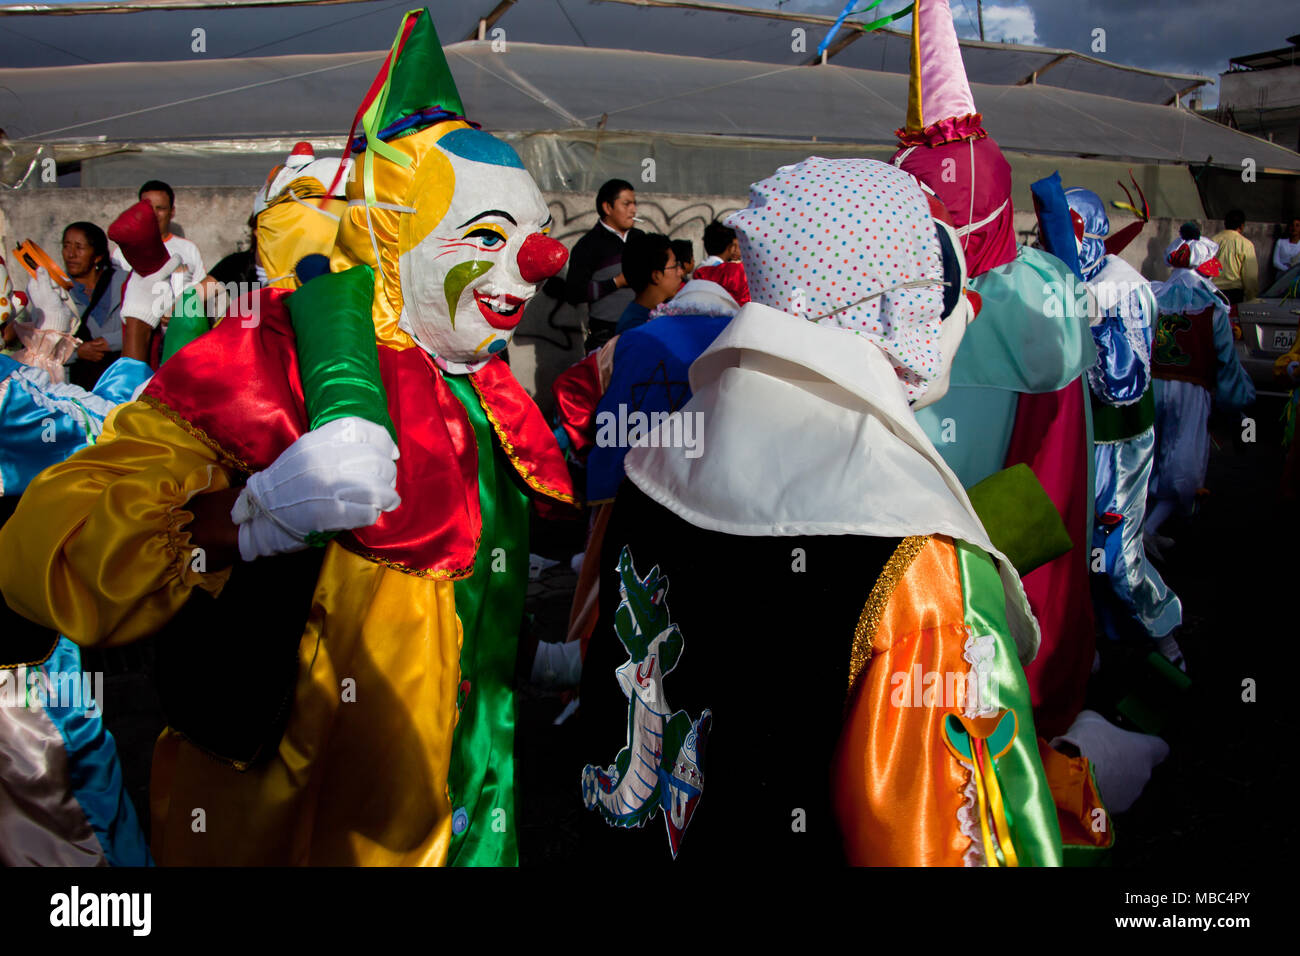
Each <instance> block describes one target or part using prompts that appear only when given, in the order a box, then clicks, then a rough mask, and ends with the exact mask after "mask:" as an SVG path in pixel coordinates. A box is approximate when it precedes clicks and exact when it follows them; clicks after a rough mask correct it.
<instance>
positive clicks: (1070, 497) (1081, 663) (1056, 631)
mask: <svg viewBox="0 0 1300 956" xmlns="http://www.w3.org/2000/svg"><path fill="white" fill-rule="evenodd" d="M1083 389H1084V386H1083V385H1082V383H1081V382H1080V380H1079V379H1075V380H1074V381H1073V382H1071V383H1070V384H1069V385H1067V386H1065V388H1063V389H1061V390H1060V391H1056V392H1047V393H1044V394H1040V395H1021V396H1020V403H1019V407H1018V408H1017V410H1016V423H1015V426H1014V428H1013V429H1012V432H1011V443H1010V445H1009V446H1008V448H1007V459H1006V465H1007V467H1010V466H1011V465H1015V464H1018V463H1020V462H1024V463H1025V464H1027V465H1028V466H1029V467H1030V468H1031V469H1033V472H1034V474H1035V475H1037V476H1038V480H1039V481H1040V482H1041V483H1042V485H1043V488H1044V490H1046V492H1047V495H1048V497H1049V498H1051V499H1052V503H1053V504H1054V505H1056V510H1057V511H1059V512H1060V513H1061V519H1062V521H1064V522H1065V528H1066V530H1067V531H1068V532H1069V533H1070V540H1071V541H1073V542H1074V547H1073V548H1071V549H1070V550H1069V551H1068V552H1066V553H1065V554H1063V555H1061V556H1060V557H1059V558H1057V559H1056V560H1054V561H1050V562H1048V563H1047V564H1045V565H1043V566H1042V567H1040V568H1036V569H1035V570H1033V571H1031V572H1030V573H1029V574H1027V575H1025V577H1024V578H1023V581H1024V585H1025V594H1026V595H1028V597H1029V605H1030V607H1032V608H1033V610H1034V616H1035V617H1037V618H1038V625H1039V627H1040V628H1041V629H1042V635H1043V639H1042V643H1041V644H1040V645H1039V648H1038V656H1037V657H1036V658H1034V661H1033V663H1031V664H1028V665H1026V667H1025V677H1026V678H1027V679H1028V681H1029V693H1030V697H1031V700H1032V701H1033V706H1034V726H1035V727H1037V728H1038V732H1039V733H1040V734H1042V735H1043V736H1045V737H1047V738H1049V739H1050V738H1052V737H1055V736H1057V735H1059V734H1063V733H1065V732H1066V731H1067V730H1068V729H1069V727H1070V724H1072V723H1073V722H1074V718H1075V717H1076V716H1078V714H1079V711H1080V710H1081V709H1082V708H1083V698H1084V692H1085V690H1086V689H1087V684H1088V675H1089V674H1090V673H1091V671H1092V657H1093V651H1094V649H1095V648H1094V640H1095V638H1094V634H1093V629H1092V628H1093V621H1092V598H1091V596H1090V592H1089V590H1088V556H1089V552H1090V548H1091V542H1090V541H1089V539H1088V509H1089V508H1091V507H1092V502H1091V501H1090V500H1089V497H1088V464H1089V462H1088V458H1089V456H1091V454H1092V449H1091V448H1090V447H1089V445H1088V437H1087V426H1086V422H1085V420H1084V408H1083V401H1084V397H1083Z"/></svg>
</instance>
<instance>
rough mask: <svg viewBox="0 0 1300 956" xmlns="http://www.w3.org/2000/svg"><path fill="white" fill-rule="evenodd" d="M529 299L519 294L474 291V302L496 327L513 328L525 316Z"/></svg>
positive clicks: (488, 322)
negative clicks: (525, 307)
mask: <svg viewBox="0 0 1300 956" xmlns="http://www.w3.org/2000/svg"><path fill="white" fill-rule="evenodd" d="M527 301H528V300H527V299H521V298H519V296H517V295H484V294H483V293H482V292H479V291H478V290H477V289H476V290H475V291H474V302H475V304H476V305H477V306H478V310H479V311H480V312H482V313H483V318H484V319H486V320H487V324H488V325H490V326H492V328H494V329H502V330H503V331H504V330H507V329H513V328H514V327H515V326H516V325H518V324H519V320H520V319H522V318H523V317H524V305H525V303H527Z"/></svg>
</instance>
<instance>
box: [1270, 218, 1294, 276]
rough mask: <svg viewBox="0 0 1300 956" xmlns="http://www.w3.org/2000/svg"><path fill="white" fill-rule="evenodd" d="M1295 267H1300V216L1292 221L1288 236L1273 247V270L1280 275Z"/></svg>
mask: <svg viewBox="0 0 1300 956" xmlns="http://www.w3.org/2000/svg"><path fill="white" fill-rule="evenodd" d="M1294 265H1300V216H1295V217H1293V218H1292V219H1291V226H1290V228H1289V229H1288V230H1287V234H1286V235H1285V236H1283V237H1282V238H1280V239H1278V241H1277V245H1275V246H1274V247H1273V268H1274V269H1276V270H1277V273H1278V275H1281V274H1282V273H1283V272H1286V270H1287V269H1290V268H1291V267H1292V266H1294Z"/></svg>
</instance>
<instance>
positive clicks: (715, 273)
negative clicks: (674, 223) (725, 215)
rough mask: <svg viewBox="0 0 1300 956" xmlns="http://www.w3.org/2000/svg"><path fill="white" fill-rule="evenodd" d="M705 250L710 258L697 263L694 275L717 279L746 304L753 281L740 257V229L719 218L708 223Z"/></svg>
mask: <svg viewBox="0 0 1300 956" xmlns="http://www.w3.org/2000/svg"><path fill="white" fill-rule="evenodd" d="M704 252H705V254H706V256H707V258H706V259H705V260H704V261H703V262H701V263H700V264H699V266H697V267H696V269H695V272H694V273H693V274H692V276H691V278H692V279H705V280H707V281H709V282H716V283H717V284H718V285H720V286H722V287H723V288H724V289H726V290H727V292H728V293H729V294H730V295H731V297H732V298H733V299H735V300H736V301H737V302H739V303H740V304H741V305H744V304H745V303H746V302H748V301H749V281H748V280H747V279H746V278H745V266H744V264H743V263H741V261H740V240H739V239H738V238H736V230H734V229H731V228H729V227H727V226H724V225H723V224H722V223H720V222H718V221H717V220H716V219H715V220H714V221H713V222H711V223H709V224H708V225H707V226H705V227H704Z"/></svg>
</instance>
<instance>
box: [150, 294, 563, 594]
mask: <svg viewBox="0 0 1300 956" xmlns="http://www.w3.org/2000/svg"><path fill="white" fill-rule="evenodd" d="M289 294H290V293H289V292H288V291H286V290H283V289H263V290H262V291H261V292H260V293H259V295H260V302H259V311H258V312H257V313H254V314H257V315H258V316H259V321H258V322H257V323H256V325H253V326H252V327H251V328H245V327H244V326H243V324H242V323H241V322H240V321H238V320H237V319H235V318H233V317H232V318H230V319H227V320H225V321H223V322H221V323H219V324H218V325H217V327H216V328H214V329H213V330H212V331H211V332H209V333H207V334H206V335H203V336H201V337H199V338H198V339H196V340H195V341H193V342H191V343H190V344H189V345H187V346H186V347H185V348H183V349H181V351H179V352H178V353H177V354H176V355H175V356H173V357H172V358H171V360H170V361H168V363H167V364H166V365H165V366H164V367H163V368H162V369H161V370H160V371H159V373H158V374H157V375H156V376H155V377H154V379H153V381H152V382H151V383H150V384H149V387H148V389H147V390H146V391H145V395H147V396H149V397H150V398H152V399H154V400H156V401H157V402H158V403H160V404H161V405H162V406H164V407H165V410H167V411H168V412H169V413H170V414H172V415H173V416H174V417H176V418H178V419H180V420H181V421H182V423H183V424H185V426H186V427H187V428H188V429H189V430H190V431H192V432H195V433H197V434H198V435H199V436H200V437H201V438H203V439H204V440H205V441H207V442H208V443H209V444H211V445H214V446H215V447H216V448H217V449H218V450H219V451H220V452H221V453H222V454H223V455H224V456H225V457H226V458H227V459H228V461H229V463H230V464H232V465H233V466H235V467H237V468H239V469H241V470H243V471H245V472H252V471H258V470H260V469H262V468H265V467H267V466H268V465H269V464H270V463H271V462H273V461H275V459H276V458H277V457H278V456H279V454H280V453H281V452H282V451H284V449H285V448H287V447H288V446H289V445H290V444H292V443H293V442H294V440H296V439H297V438H298V437H299V436H300V435H302V434H303V432H304V431H306V428H307V414H306V409H305V406H304V403H303V396H302V383H301V379H300V377H299V374H298V357H297V353H296V351H295V349H294V337H293V328H292V325H291V323H290V320H289V313H288V310H287V309H286V308H285V307H284V304H283V299H284V297H285V296H286V295H289ZM379 369H380V375H381V377H382V379H383V383H384V388H385V390H386V391H387V393H388V412H389V415H390V416H391V417H392V419H393V425H394V426H395V427H396V429H397V435H398V441H397V447H398V450H399V451H400V452H401V457H400V458H399V459H398V462H397V492H398V494H399V495H401V497H402V504H401V505H400V506H399V507H398V508H397V510H395V511H391V512H388V513H386V514H384V515H381V516H380V519H379V521H377V522H376V523H375V524H373V525H371V526H370V527H369V528H364V529H361V530H359V531H356V532H353V533H351V534H347V535H343V536H342V537H341V538H340V543H342V544H344V545H346V546H347V547H349V548H351V549H352V550H355V551H358V552H360V553H362V554H364V555H365V556H366V557H369V558H371V559H372V560H376V561H379V562H382V563H386V564H390V565H393V566H396V567H398V568H399V569H401V570H404V571H409V572H412V573H418V574H433V575H436V576H439V577H451V578H457V577H464V576H466V575H468V574H469V573H470V572H471V571H472V570H473V566H474V555H475V552H476V550H477V547H478V538H479V534H480V530H481V524H482V519H481V516H480V514H479V501H478V451H477V449H476V447H475V444H474V435H473V431H472V429H471V427H470V423H469V417H468V416H467V415H466V413H465V409H464V407H463V406H462V405H461V404H460V402H459V401H458V400H457V399H456V397H455V396H454V395H452V393H451V390H450V389H449V388H447V385H446V383H445V382H443V380H442V375H441V373H440V372H439V371H438V368H437V366H436V365H434V363H433V359H432V358H431V357H430V356H429V355H428V354H427V353H426V352H425V351H424V350H423V349H419V348H411V349H404V350H402V351H395V350H393V349H390V348H387V347H385V346H380V347H379ZM473 380H474V384H475V387H476V389H477V390H478V393H479V396H480V399H481V400H482V402H483V407H484V409H485V410H486V412H487V414H488V418H489V419H490V420H491V421H492V424H493V427H494V428H495V430H496V433H497V437H498V439H499V440H500V441H501V444H502V447H503V448H504V449H505V451H506V454H507V455H508V456H509V457H510V460H511V462H512V463H513V464H514V465H515V468H516V469H517V470H518V471H519V473H520V476H521V477H522V478H523V479H524V480H525V481H526V482H527V483H528V484H529V486H530V487H532V488H533V489H534V490H537V491H539V492H541V493H542V494H546V495H549V496H550V497H552V498H556V499H557V500H560V501H566V502H572V500H573V487H572V483H571V481H570V478H569V472H568V469H567V467H566V466H565V464H564V459H563V457H562V456H561V454H560V451H559V449H558V448H557V447H556V444H555V438H554V436H553V435H552V434H551V431H550V429H549V428H547V427H546V423H545V421H544V420H543V418H542V414H541V412H540V411H538V409H537V406H536V405H535V404H533V401H532V399H531V398H529V397H528V393H527V392H525V391H524V390H523V387H522V386H521V385H520V384H519V383H518V382H517V381H516V380H515V378H514V376H513V375H512V374H511V372H510V369H509V367H508V366H506V364H505V363H504V362H502V361H501V360H500V359H498V358H493V359H492V360H491V361H490V362H488V364H487V365H486V366H485V367H484V368H483V369H482V370H481V371H479V372H478V373H476V374H475V375H474V376H473Z"/></svg>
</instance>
